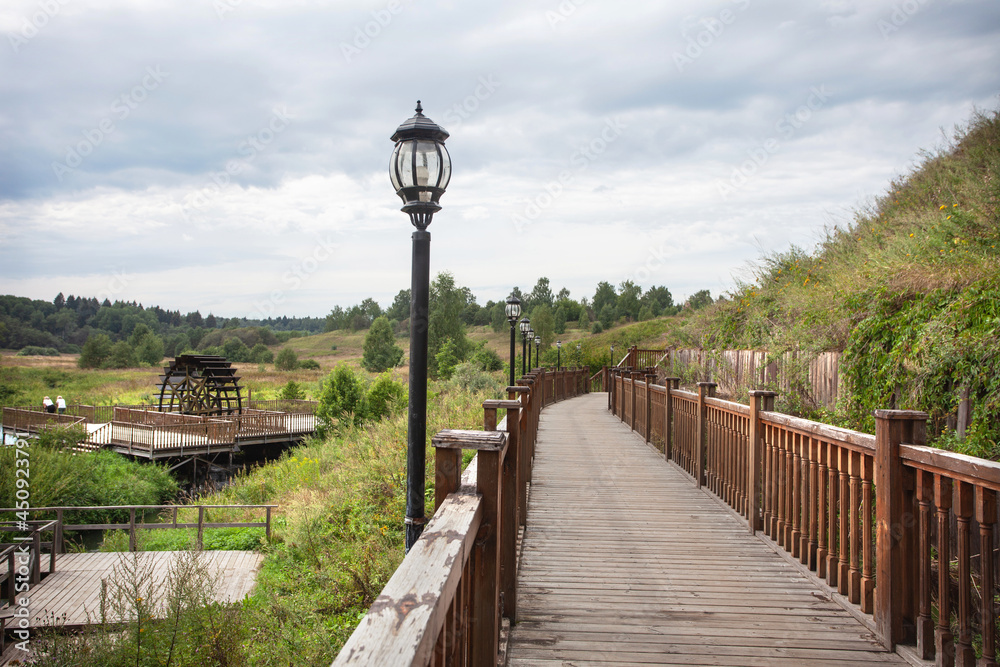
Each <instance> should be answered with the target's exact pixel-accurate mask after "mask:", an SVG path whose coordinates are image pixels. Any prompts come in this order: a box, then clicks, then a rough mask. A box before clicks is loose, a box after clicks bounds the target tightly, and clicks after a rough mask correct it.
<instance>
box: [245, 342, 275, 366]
mask: <svg viewBox="0 0 1000 667" xmlns="http://www.w3.org/2000/svg"><path fill="white" fill-rule="evenodd" d="M250 361H251V362H253V363H255V364H273V363H274V352H271V350H269V349H267V345H264V344H263V343H257V344H256V345H254V346H253V347H252V348H250Z"/></svg>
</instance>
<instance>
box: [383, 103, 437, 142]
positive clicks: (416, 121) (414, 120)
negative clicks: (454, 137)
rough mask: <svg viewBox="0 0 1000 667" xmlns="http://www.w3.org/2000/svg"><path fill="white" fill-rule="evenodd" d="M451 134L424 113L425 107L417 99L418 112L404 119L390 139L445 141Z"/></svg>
mask: <svg viewBox="0 0 1000 667" xmlns="http://www.w3.org/2000/svg"><path fill="white" fill-rule="evenodd" d="M449 136H451V135H449V134H448V130H446V129H444V128H443V127H441V126H440V125H438V124H437V123H435V122H434V121H433V120H431V119H430V118H428V117H427V116H425V115H424V108H423V106H421V104H420V100H417V108H416V113H414V114H413V115H412V116H410V117H409V118H407V119H406V120H405V121H403V124H402V125H400V126H399V127H397V128H396V131H395V132H394V133H393V135H392V137H390V139H391V140H392V141H399V140H400V139H430V140H432V141H439V142H441V143H444V141H445V140H446V139H447V138H448V137H449Z"/></svg>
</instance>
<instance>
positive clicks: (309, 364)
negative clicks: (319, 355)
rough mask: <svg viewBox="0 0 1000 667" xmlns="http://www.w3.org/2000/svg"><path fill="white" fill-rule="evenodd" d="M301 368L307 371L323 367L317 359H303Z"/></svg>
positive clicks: (300, 363) (300, 364)
mask: <svg viewBox="0 0 1000 667" xmlns="http://www.w3.org/2000/svg"><path fill="white" fill-rule="evenodd" d="M299 368H301V369H304V370H307V371H318V370H321V368H322V367H321V366H320V365H319V362H318V361H316V360H315V359H303V360H302V361H300V362H299Z"/></svg>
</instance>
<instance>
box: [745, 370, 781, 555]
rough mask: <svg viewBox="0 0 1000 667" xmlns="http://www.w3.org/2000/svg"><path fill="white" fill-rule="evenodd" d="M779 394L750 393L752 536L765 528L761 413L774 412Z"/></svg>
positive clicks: (749, 510) (749, 502) (749, 525)
mask: <svg viewBox="0 0 1000 667" xmlns="http://www.w3.org/2000/svg"><path fill="white" fill-rule="evenodd" d="M775 396H777V392H773V391H765V390H763V389H752V390H751V391H750V442H749V445H750V451H749V452H748V453H749V456H748V457H747V461H748V466H747V468H748V470H747V496H748V497H747V528H749V529H750V534H751V535H752V534H753V533H755V532H756V531H758V530H762V529H763V528H764V515H763V509H764V508H763V503H762V497H761V495H762V493H761V492H762V490H763V486H762V479H763V475H762V472H763V465H762V462H763V460H764V449H763V445H764V442H763V441H764V426H763V424H761V421H760V413H761V412H771V411H773V410H774V397H775Z"/></svg>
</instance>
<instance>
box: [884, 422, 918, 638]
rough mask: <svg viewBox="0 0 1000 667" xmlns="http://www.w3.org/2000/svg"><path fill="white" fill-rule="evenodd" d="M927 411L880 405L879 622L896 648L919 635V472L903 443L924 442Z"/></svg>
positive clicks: (916, 443) (885, 634)
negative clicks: (910, 466) (909, 465)
mask: <svg viewBox="0 0 1000 667" xmlns="http://www.w3.org/2000/svg"><path fill="white" fill-rule="evenodd" d="M926 433H927V414H926V413H924V412H916V411H912V410H876V411H875V489H876V490H877V493H878V498H877V500H876V502H875V518H876V525H877V528H876V542H875V549H876V553H877V556H876V558H875V562H876V563H877V568H878V569H877V573H876V578H875V580H876V581H877V582H878V585H877V586H876V587H875V627H876V630H877V631H878V633H879V635H880V636H881V638H882V642H883V643H884V644H885V645H886V646H887V647H888V648H889V649H890V650H891V649H894V648H895V646H896V644H902V643H912V642H913V640H914V639H915V636H914V635H915V622H916V615H915V613H914V611H915V610H914V609H913V608H912V607H913V604H912V603H913V599H914V596H913V588H914V576H913V575H914V574H915V573H916V569H915V567H914V563H913V556H914V554H915V549H914V548H913V547H914V543H915V540H914V531H913V527H914V526H915V525H916V524H917V520H916V512H915V506H914V484H913V481H914V475H913V471H912V470H910V471H909V472H907V471H906V470H905V469H904V467H903V463H902V461H901V460H900V458H899V445H900V443H903V442H906V443H909V444H914V445H924V444H926V441H927V436H926Z"/></svg>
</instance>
